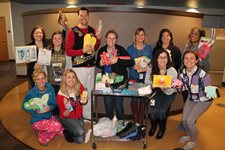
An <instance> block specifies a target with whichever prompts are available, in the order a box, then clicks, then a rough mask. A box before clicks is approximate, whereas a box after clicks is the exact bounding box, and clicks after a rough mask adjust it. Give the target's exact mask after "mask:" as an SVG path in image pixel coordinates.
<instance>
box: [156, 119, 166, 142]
mask: <svg viewBox="0 0 225 150" xmlns="http://www.w3.org/2000/svg"><path fill="white" fill-rule="evenodd" d="M165 130H166V119H164V120H159V132H158V134H157V135H156V139H161V138H162V137H163V135H164V133H165Z"/></svg>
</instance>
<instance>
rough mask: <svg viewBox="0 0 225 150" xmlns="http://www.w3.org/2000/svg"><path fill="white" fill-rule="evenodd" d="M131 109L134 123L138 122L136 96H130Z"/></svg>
mask: <svg viewBox="0 0 225 150" xmlns="http://www.w3.org/2000/svg"><path fill="white" fill-rule="evenodd" d="M131 110H132V113H133V117H134V118H133V119H134V123H138V122H139V118H138V115H139V114H138V98H136V97H132V98H131Z"/></svg>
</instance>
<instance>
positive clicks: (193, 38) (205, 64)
mask: <svg viewBox="0 0 225 150" xmlns="http://www.w3.org/2000/svg"><path fill="white" fill-rule="evenodd" d="M204 36H205V31H204V30H201V29H200V28H198V27H195V28H193V29H191V33H190V34H189V35H188V39H189V41H188V43H187V44H186V45H185V48H184V52H185V51H187V50H190V49H191V50H194V51H196V52H198V50H199V43H200V39H201V37H204ZM199 66H200V67H201V68H202V69H203V70H204V71H205V72H206V73H208V72H209V70H210V67H211V65H210V58H209V55H207V57H206V58H205V59H202V60H201V61H200V62H199Z"/></svg>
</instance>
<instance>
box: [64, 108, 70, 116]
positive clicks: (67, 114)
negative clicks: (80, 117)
mask: <svg viewBox="0 0 225 150" xmlns="http://www.w3.org/2000/svg"><path fill="white" fill-rule="evenodd" d="M69 115H70V111H69V110H67V109H66V110H65V111H64V112H63V116H65V117H68V116H69Z"/></svg>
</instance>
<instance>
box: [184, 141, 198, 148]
mask: <svg viewBox="0 0 225 150" xmlns="http://www.w3.org/2000/svg"><path fill="white" fill-rule="evenodd" d="M195 147H196V144H195V142H188V143H187V144H186V145H185V146H184V147H183V149H184V150H192V149H194V148H195Z"/></svg>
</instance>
